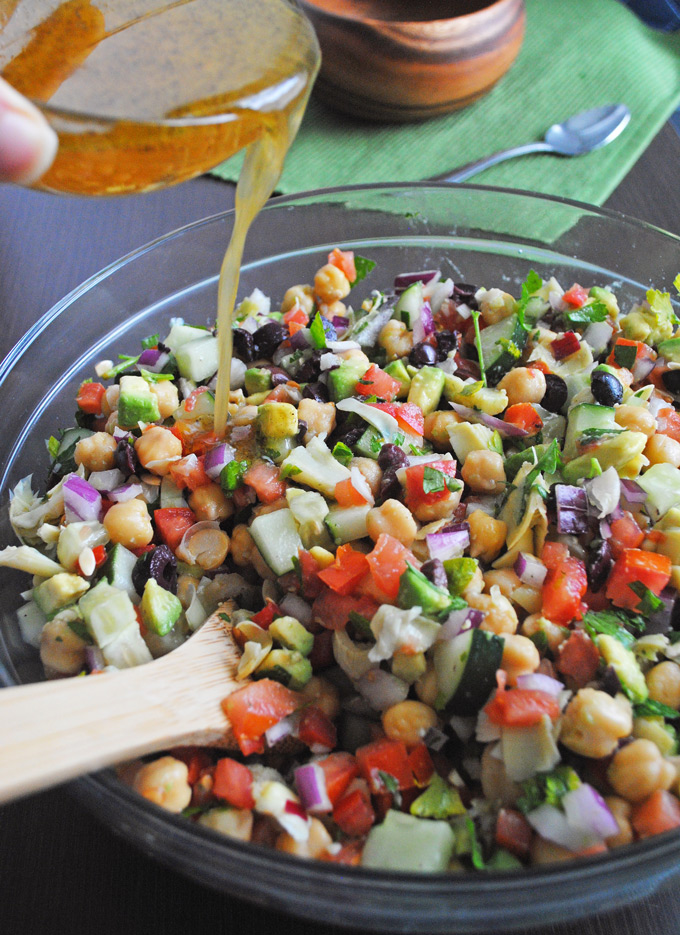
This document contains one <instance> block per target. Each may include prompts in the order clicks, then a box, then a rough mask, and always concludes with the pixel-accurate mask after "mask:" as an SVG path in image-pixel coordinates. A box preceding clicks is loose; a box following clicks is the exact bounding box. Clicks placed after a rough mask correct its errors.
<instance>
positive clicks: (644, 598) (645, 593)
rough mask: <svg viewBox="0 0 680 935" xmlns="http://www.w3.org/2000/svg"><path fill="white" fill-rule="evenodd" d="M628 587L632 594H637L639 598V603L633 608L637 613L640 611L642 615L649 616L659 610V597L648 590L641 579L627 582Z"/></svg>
mask: <svg viewBox="0 0 680 935" xmlns="http://www.w3.org/2000/svg"><path fill="white" fill-rule="evenodd" d="M628 587H629V588H630V589H631V591H632V592H633V594H637V596H638V597H639V598H640V603H639V604H638V605H637V607H636V608H635V609H636V610H637V611H638V613H641V614H642V616H643V617H651V615H652V614H654V613H656V612H657V610H661V608H662V607H663V601H662V600H661V598H660V597H657V596H656V594H655V593H654V592H653V591H650V590H649V588H648V587H647V586H646V585H644V584H643V583H642V582H641V581H633V582H632V583H629V585H628Z"/></svg>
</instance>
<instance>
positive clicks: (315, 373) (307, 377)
mask: <svg viewBox="0 0 680 935" xmlns="http://www.w3.org/2000/svg"><path fill="white" fill-rule="evenodd" d="M323 353H324V351H321V350H315V351H313V352H312V353H311V354H310V355H309V357H307V359H306V360H304V361H303V362H302V363H301V364H300V366H299V367H298V368H297V372H296V374H295V378H296V380H297V381H298V383H313V382H314V380H318V379H319V376H320V374H321V363H320V361H321V355H322V354H323Z"/></svg>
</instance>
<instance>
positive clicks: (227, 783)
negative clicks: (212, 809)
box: [213, 756, 255, 809]
mask: <svg viewBox="0 0 680 935" xmlns="http://www.w3.org/2000/svg"><path fill="white" fill-rule="evenodd" d="M213 792H214V794H215V795H216V796H217V797H218V798H219V799H224V800H225V801H227V802H228V803H229V804H230V805H233V806H234V808H246V809H252V808H255V799H254V798H253V775H252V773H251V772H250V770H249V769H248V767H247V766H245V765H244V764H243V763H239V762H238V760H232V759H231V757H228V756H225V757H223V758H222V759H221V760H218V761H217V765H216V766H215V776H214V779H213Z"/></svg>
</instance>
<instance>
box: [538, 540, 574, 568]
mask: <svg viewBox="0 0 680 935" xmlns="http://www.w3.org/2000/svg"><path fill="white" fill-rule="evenodd" d="M568 558H569V548H568V546H566V545H565V544H564V543H563V542H546V543H545V544H544V546H543V551H542V552H541V561H542V562H543V564H544V565H545V566H546V568H559V567H560V565H563V564H564V563H565V562H566V560H567V559H568Z"/></svg>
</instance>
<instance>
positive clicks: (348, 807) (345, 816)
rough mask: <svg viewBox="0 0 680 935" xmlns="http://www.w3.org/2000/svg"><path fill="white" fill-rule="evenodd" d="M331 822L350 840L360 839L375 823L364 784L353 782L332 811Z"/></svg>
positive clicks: (357, 781)
mask: <svg viewBox="0 0 680 935" xmlns="http://www.w3.org/2000/svg"><path fill="white" fill-rule="evenodd" d="M333 821H334V822H335V823H336V825H337V826H338V828H340V830H341V831H343V832H344V833H345V834H348V835H349V836H350V837H351V838H362V837H363V836H364V835H365V834H368V832H369V831H370V830H371V827H372V826H373V824H374V822H375V812H374V811H373V806H372V805H371V797H370V795H369V792H368V789H367V788H366V784H365V783H361V782H360V780H354V782H353V783H352V785H351V786H350V790H349V791H348V792H347V794H346V795H344V796H343V797H342V798H341V799H340V801H339V802H338V803H337V805H336V806H335V808H334V809H333Z"/></svg>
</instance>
